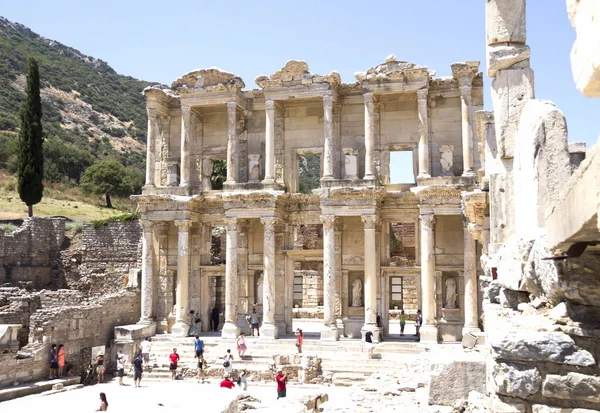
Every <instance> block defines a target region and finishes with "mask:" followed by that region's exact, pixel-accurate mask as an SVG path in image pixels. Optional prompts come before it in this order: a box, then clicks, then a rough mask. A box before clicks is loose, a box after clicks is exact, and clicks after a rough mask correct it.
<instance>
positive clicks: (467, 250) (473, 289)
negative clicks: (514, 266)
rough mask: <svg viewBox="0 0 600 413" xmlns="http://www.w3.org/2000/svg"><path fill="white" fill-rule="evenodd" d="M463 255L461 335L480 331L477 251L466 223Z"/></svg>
mask: <svg viewBox="0 0 600 413" xmlns="http://www.w3.org/2000/svg"><path fill="white" fill-rule="evenodd" d="M464 257H465V258H464V282H465V293H464V297H465V299H464V303H465V304H464V311H465V325H464V327H463V335H464V334H465V333H473V332H479V331H480V330H479V323H478V316H477V308H478V300H477V290H478V286H477V284H478V283H477V267H476V260H477V251H476V245H475V239H474V238H473V234H471V231H470V230H469V227H468V225H465V227H464Z"/></svg>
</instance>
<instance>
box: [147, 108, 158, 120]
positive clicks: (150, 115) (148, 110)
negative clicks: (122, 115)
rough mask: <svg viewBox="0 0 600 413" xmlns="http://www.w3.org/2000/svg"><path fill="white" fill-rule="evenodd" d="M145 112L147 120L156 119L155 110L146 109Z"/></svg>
mask: <svg viewBox="0 0 600 413" xmlns="http://www.w3.org/2000/svg"><path fill="white" fill-rule="evenodd" d="M146 112H147V113H148V119H150V118H155V117H156V114H157V113H156V108H153V107H146Z"/></svg>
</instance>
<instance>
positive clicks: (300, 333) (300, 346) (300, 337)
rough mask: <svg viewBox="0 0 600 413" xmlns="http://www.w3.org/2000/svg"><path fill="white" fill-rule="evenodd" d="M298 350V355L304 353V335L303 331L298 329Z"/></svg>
mask: <svg viewBox="0 0 600 413" xmlns="http://www.w3.org/2000/svg"><path fill="white" fill-rule="evenodd" d="M295 334H296V348H297V349H298V353H302V342H303V341H304V333H302V330H301V329H299V328H297V329H296V333H295Z"/></svg>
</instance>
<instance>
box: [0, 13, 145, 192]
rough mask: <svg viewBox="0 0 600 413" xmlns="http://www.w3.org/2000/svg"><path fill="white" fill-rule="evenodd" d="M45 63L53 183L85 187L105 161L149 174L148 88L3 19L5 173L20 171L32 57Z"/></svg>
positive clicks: (0, 145)
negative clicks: (17, 150)
mask: <svg viewBox="0 0 600 413" xmlns="http://www.w3.org/2000/svg"><path fill="white" fill-rule="evenodd" d="M30 56H31V57H34V58H36V59H37V60H38V63H39V71H40V82H41V88H42V101H43V119H42V121H43V126H44V135H45V137H46V142H45V143H44V155H45V162H46V164H45V178H46V179H48V180H52V181H63V182H66V181H69V182H73V183H75V184H76V183H77V182H78V181H79V178H80V176H81V174H82V173H83V171H84V170H85V169H86V168H87V167H88V166H90V165H91V164H92V163H93V162H95V161H96V160H99V159H105V158H116V159H118V160H119V161H121V162H122V163H123V164H124V165H125V166H126V167H128V169H129V170H130V172H132V174H134V175H137V176H138V177H140V179H141V177H142V176H143V170H144V162H145V157H144V155H143V154H144V150H145V149H144V147H145V146H144V142H145V139H146V136H145V134H146V119H147V118H146V110H145V105H144V98H143V96H142V94H141V92H142V90H143V89H144V88H145V87H146V86H147V85H149V84H151V82H144V81H141V80H137V79H134V78H132V77H129V76H122V75H119V74H118V73H116V72H115V71H114V70H113V69H112V68H111V67H110V66H109V65H108V64H107V63H106V62H104V61H102V60H99V59H95V58H93V57H90V56H86V55H84V54H82V53H80V52H79V51H77V50H75V49H73V48H71V47H68V46H65V45H63V44H61V43H58V42H55V41H53V40H49V39H46V38H44V37H42V36H40V35H38V34H36V33H34V32H32V31H31V30H30V29H28V28H27V27H25V26H23V25H21V24H18V23H12V22H10V21H8V20H6V19H4V18H2V17H0V168H5V169H8V170H9V171H11V170H14V166H15V160H16V157H15V155H14V151H13V149H14V144H15V141H16V132H17V131H18V128H19V120H18V113H19V108H20V106H21V103H22V102H23V101H24V99H25V94H24V92H23V91H24V87H25V83H26V78H25V74H26V72H27V59H28V57H30Z"/></svg>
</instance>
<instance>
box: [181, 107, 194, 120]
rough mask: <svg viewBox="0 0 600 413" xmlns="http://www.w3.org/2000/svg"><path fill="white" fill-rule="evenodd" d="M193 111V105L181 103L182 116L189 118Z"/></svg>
mask: <svg viewBox="0 0 600 413" xmlns="http://www.w3.org/2000/svg"><path fill="white" fill-rule="evenodd" d="M191 113H192V107H191V106H190V105H181V116H182V117H183V118H188V117H189V116H190V115H191Z"/></svg>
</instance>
